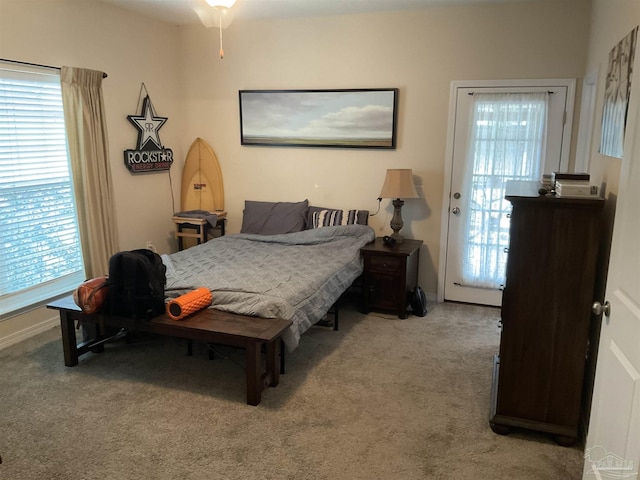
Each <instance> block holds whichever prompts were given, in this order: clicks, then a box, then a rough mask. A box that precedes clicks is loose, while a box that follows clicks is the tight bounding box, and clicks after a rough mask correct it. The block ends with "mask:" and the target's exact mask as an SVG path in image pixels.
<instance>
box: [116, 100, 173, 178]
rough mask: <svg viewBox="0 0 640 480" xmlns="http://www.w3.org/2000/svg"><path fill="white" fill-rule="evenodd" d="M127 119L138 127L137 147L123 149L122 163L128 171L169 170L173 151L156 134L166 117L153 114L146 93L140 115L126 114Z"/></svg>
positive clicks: (151, 105)
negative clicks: (165, 146)
mask: <svg viewBox="0 0 640 480" xmlns="http://www.w3.org/2000/svg"><path fill="white" fill-rule="evenodd" d="M127 119H128V120H129V122H131V124H132V125H133V126H134V127H136V128H137V129H138V144H137V148H136V149H135V150H125V151H124V164H125V165H126V167H127V168H128V169H129V171H130V172H131V173H144V172H157V171H159V170H169V169H170V168H171V164H172V163H173V152H172V151H171V149H169V148H164V146H163V145H162V142H161V141H160V135H159V134H158V131H159V130H160V128H162V126H163V125H164V124H165V122H166V121H167V120H168V119H167V117H159V116H157V115H156V114H155V111H154V108H153V104H152V103H151V98H149V95H148V94H147V95H146V96H145V97H144V100H143V102H142V109H141V111H140V115H128V116H127Z"/></svg>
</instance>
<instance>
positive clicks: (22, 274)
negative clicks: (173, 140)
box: [0, 62, 84, 318]
mask: <svg viewBox="0 0 640 480" xmlns="http://www.w3.org/2000/svg"><path fill="white" fill-rule="evenodd" d="M82 280H84V268H83V262H82V252H81V249H80V238H79V232H78V225H77V219H76V209H75V200H74V194H73V184H72V179H71V170H70V164H69V157H68V153H67V140H66V134H65V128H64V115H63V109H62V94H61V88H60V75H59V74H58V72H56V71H52V70H50V69H38V68H32V67H28V68H24V67H17V68H16V67H15V66H12V65H9V64H5V63H2V62H0V318H1V317H3V316H8V315H9V314H14V313H17V312H18V311H20V310H21V309H24V308H26V307H30V306H32V305H36V304H39V303H42V302H44V301H46V300H48V299H50V298H53V297H55V296H56V295H60V294H63V293H66V292H69V291H71V290H73V289H74V288H75V287H76V286H77V285H78V284H79V283H80V282H82Z"/></svg>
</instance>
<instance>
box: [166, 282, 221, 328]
mask: <svg viewBox="0 0 640 480" xmlns="http://www.w3.org/2000/svg"><path fill="white" fill-rule="evenodd" d="M211 300H212V296H211V291H210V290H209V289H208V288H204V287H202V288H196V289H195V290H192V291H191V292H189V293H185V294H184V295H180V296H179V297H178V298H174V299H173V300H170V301H169V302H168V303H167V315H169V318H171V320H182V319H183V318H184V317H186V316H187V315H191V314H192V313H194V312H197V311H198V310H202V309H203V308H207V307H208V306H209V305H211Z"/></svg>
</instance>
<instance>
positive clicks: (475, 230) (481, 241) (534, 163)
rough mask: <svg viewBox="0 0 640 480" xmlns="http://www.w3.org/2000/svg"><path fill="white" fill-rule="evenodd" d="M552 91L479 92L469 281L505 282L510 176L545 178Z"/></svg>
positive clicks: (466, 232)
mask: <svg viewBox="0 0 640 480" xmlns="http://www.w3.org/2000/svg"><path fill="white" fill-rule="evenodd" d="M548 96H549V94H548V93H546V92H543V93H522V94H513V93H491V94H488V93H476V94H474V96H473V120H472V122H473V124H472V126H471V128H470V132H471V134H470V141H469V153H468V161H467V170H466V172H465V179H464V189H463V192H468V194H467V195H465V198H466V199H467V202H466V205H463V206H462V207H461V216H462V219H461V220H462V222H463V223H462V224H463V225H464V227H463V228H464V229H463V235H462V236H461V237H462V238H461V241H462V245H461V246H460V247H461V249H462V250H461V251H462V255H461V256H460V258H461V262H462V265H461V266H460V267H461V273H462V282H461V284H462V285H463V286H465V287H477V288H487V289H498V288H500V287H501V286H502V285H503V284H504V275H505V266H506V259H507V254H506V249H507V248H508V246H509V219H508V216H507V214H508V213H509V211H510V204H509V202H508V201H506V200H505V199H504V195H505V185H506V182H507V181H508V180H539V179H540V176H541V173H542V168H543V167H542V166H543V160H544V152H545V147H546V124H547V110H548Z"/></svg>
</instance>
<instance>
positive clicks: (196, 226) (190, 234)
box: [173, 212, 227, 250]
mask: <svg viewBox="0 0 640 480" xmlns="http://www.w3.org/2000/svg"><path fill="white" fill-rule="evenodd" d="M211 213H214V214H216V215H217V216H218V221H217V222H216V227H215V228H219V229H220V234H221V235H222V236H224V234H225V222H226V220H227V212H211ZM173 223H175V224H176V238H177V239H178V250H183V249H184V243H183V238H195V239H196V242H197V244H198V245H199V244H201V243H204V242H206V241H207V240H208V239H209V231H210V230H211V229H212V228H214V227H212V226H211V224H209V222H208V221H207V220H206V219H205V218H190V217H181V216H179V215H174V216H173Z"/></svg>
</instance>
